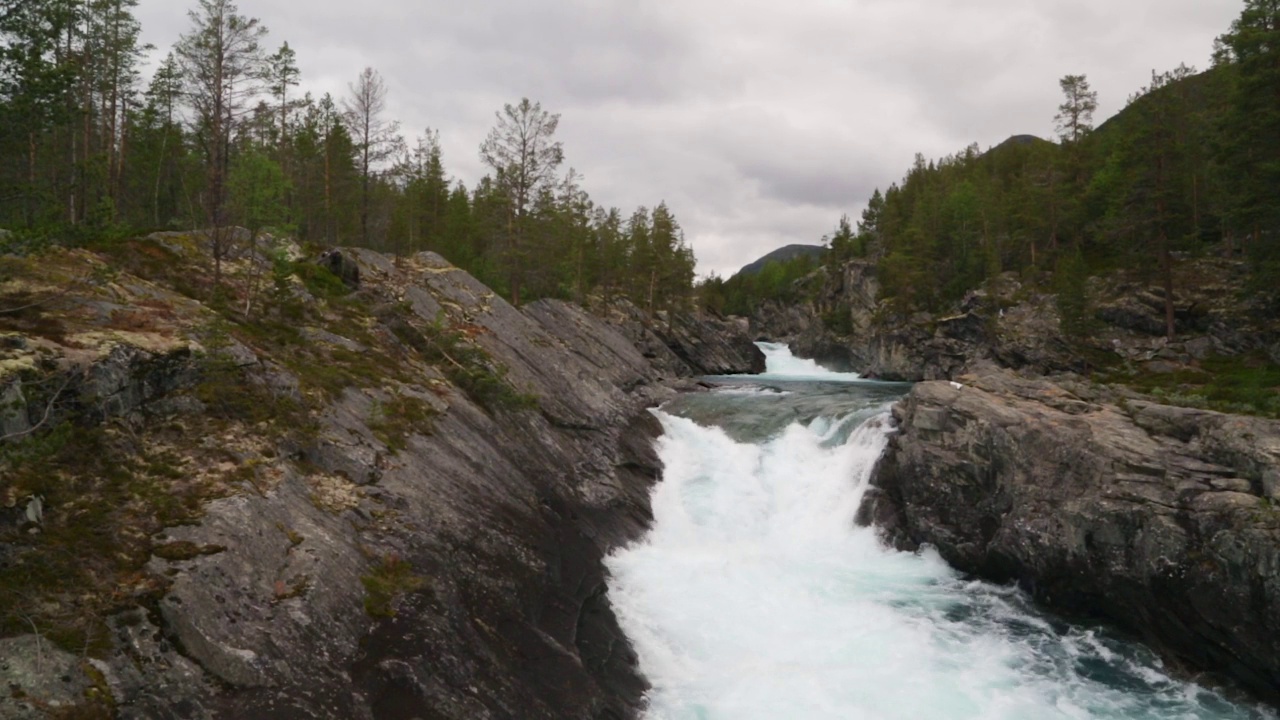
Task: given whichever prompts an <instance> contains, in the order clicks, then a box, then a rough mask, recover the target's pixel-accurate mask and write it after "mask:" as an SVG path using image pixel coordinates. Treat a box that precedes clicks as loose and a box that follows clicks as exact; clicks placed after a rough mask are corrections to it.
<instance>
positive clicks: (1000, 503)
mask: <svg viewBox="0 0 1280 720" xmlns="http://www.w3.org/2000/svg"><path fill="white" fill-rule="evenodd" d="M1068 387H1070V388H1071V389H1070V390H1069V389H1067V388H1068ZM1073 391H1074V392H1073ZM894 415H895V418H896V420H897V422H898V424H899V426H900V431H899V433H898V434H897V435H896V437H894V438H893V440H892V441H891V444H890V448H889V450H888V452H887V454H886V456H885V458H884V459H883V461H882V463H881V466H880V468H879V469H878V471H877V473H876V477H875V480H874V488H873V490H872V491H871V493H870V494H869V496H868V502H867V503H866V504H865V506H864V508H863V511H862V514H861V520H862V521H863V522H875V523H876V524H877V525H879V526H880V527H881V528H883V531H884V533H885V535H886V536H887V538H888V539H889V540H890V541H891V542H892V543H893V544H895V545H896V546H898V547H900V548H906V549H914V548H918V547H920V546H922V545H925V544H928V545H932V546H933V547H936V548H937V550H938V552H939V553H941V555H942V556H943V557H944V558H945V559H946V560H947V561H948V562H950V563H951V564H952V565H954V566H955V567H957V568H959V569H960V570H962V571H965V572H972V573H975V574H978V575H981V576H983V577H987V578H991V579H994V580H997V581H1018V582H1019V583H1020V584H1022V586H1023V587H1025V588H1027V589H1028V590H1030V591H1031V593H1032V594H1033V595H1034V596H1035V597H1036V598H1037V599H1038V600H1040V601H1043V602H1045V603H1047V604H1049V605H1050V606H1053V607H1057V608H1061V609H1064V610H1067V611H1071V612H1081V613H1089V614H1094V615H1100V616H1103V617H1106V618H1110V619H1112V620H1114V621H1117V622H1119V623H1121V624H1122V625H1124V626H1126V627H1128V628H1131V629H1133V630H1134V631H1136V632H1138V633H1140V634H1141V635H1142V636H1143V637H1144V638H1145V639H1146V640H1147V641H1149V642H1150V643H1152V644H1154V645H1155V646H1156V647H1158V648H1161V649H1163V650H1165V651H1167V653H1169V654H1170V655H1171V656H1173V657H1177V658H1181V659H1182V660H1184V661H1185V662H1186V663H1187V664H1188V666H1189V667H1191V668H1193V669H1196V670H1208V671H1212V672H1218V673H1222V674H1224V675H1229V676H1231V677H1234V678H1236V679H1237V680H1239V681H1240V682H1242V683H1244V684H1245V685H1246V686H1248V687H1249V688H1251V689H1252V690H1254V691H1255V692H1257V693H1259V694H1260V695H1262V696H1264V697H1266V698H1269V699H1271V700H1275V699H1277V698H1280V512H1277V511H1276V510H1275V507H1276V502H1277V501H1280V423H1278V422H1275V421H1269V420H1264V419H1259V418H1249V417H1241V416H1234V415H1223V414H1219V413H1214V412H1208V411H1203V410H1194V409H1187V408H1177V407H1169V406H1164V405H1158V404H1153V403H1148V402H1138V401H1129V402H1121V403H1119V404H1116V403H1113V402H1110V401H1109V400H1108V398H1105V397H1102V396H1098V395H1094V394H1093V391H1091V390H1090V389H1089V386H1088V385H1087V384H1084V383H1079V382H1076V383H1074V384H1073V383H1072V382H1070V381H1063V384H1055V383H1053V382H1050V381H1047V380H1043V379H1026V378H1023V377H1019V376H1016V375H1013V374H1011V373H1008V372H1007V371H1002V370H997V369H995V368H993V367H991V366H989V365H988V366H984V367H983V368H981V369H980V370H978V371H976V372H975V373H973V374H970V375H965V376H961V377H959V378H958V383H950V382H927V383H922V384H919V385H917V386H916V387H915V388H914V389H913V390H912V392H911V393H910V395H909V396H908V397H907V398H906V399H905V401H904V402H902V403H901V404H900V405H899V406H898V407H897V408H895V410H894Z"/></svg>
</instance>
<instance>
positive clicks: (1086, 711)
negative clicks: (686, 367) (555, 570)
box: [609, 346, 1273, 720]
mask: <svg viewBox="0 0 1280 720" xmlns="http://www.w3.org/2000/svg"><path fill="white" fill-rule="evenodd" d="M766 349H767V351H768V354H769V358H770V367H769V373H768V374H766V375H764V376H758V377H753V378H726V379H722V380H721V381H720V382H722V383H723V386H722V387H721V388H720V389H719V390H718V391H715V392H712V393H704V394H700V395H690V396H686V397H684V398H681V399H680V400H678V401H677V402H675V403H673V404H671V405H669V406H668V407H666V408H664V410H663V411H662V412H660V413H659V414H658V415H659V419H660V420H661V421H662V424H663V426H664V428H665V434H664V436H663V437H662V439H661V440H660V441H659V448H658V449H659V453H660V455H661V457H662V460H663V462H664V466H665V473H664V477H663V480H662V482H661V483H660V484H659V485H658V486H657V488H656V489H655V491H654V496H653V508H654V515H655V523H654V527H653V529H652V531H651V532H650V533H649V534H648V535H647V536H646V537H645V538H644V539H643V540H641V541H640V542H638V543H636V544H634V545H632V546H631V547H628V548H626V549H624V550H621V551H619V552H616V553H615V554H614V555H613V556H612V557H611V558H610V559H609V570H610V573H611V574H612V578H613V579H612V582H611V584H610V597H611V600H612V602H613V605H614V607H615V609H616V610H617V612H618V614H619V618H620V620H621V621H622V624H623V628H624V629H625V630H626V631H627V633H628V635H629V636H630V637H631V638H632V640H633V642H634V643H635V645H636V649H637V651H638V653H639V655H640V662H641V669H642V670H643V672H644V673H645V674H646V676H647V677H648V678H649V680H650V681H651V682H652V684H653V690H652V692H651V694H650V709H649V712H648V718H649V719H650V720H693V719H698V720H756V719H765V718H769V719H771V720H820V719H821V720H825V719H828V718H831V719H835V718H841V719H853V718H866V719H869V720H870V719H879V718H886V719H887V718H901V719H903V720H921V719H930V720H932V719H935V718H936V719H938V720H948V719H960V718H983V719H999V718H1007V719H1009V720H1035V719H1038V718H1265V717H1273V716H1272V715H1269V714H1267V713H1266V712H1264V711H1261V710H1259V709H1256V708H1253V707H1250V706H1247V705H1239V704H1233V703H1232V702H1230V701H1228V700H1227V699H1225V698H1224V697H1223V696H1222V695H1220V694H1218V693H1217V692H1214V691H1212V690H1209V689H1206V688H1202V687H1199V686H1197V685H1195V684H1191V683H1188V682H1185V681H1183V680H1181V679H1177V678H1174V677H1171V676H1170V675H1169V674H1168V673H1166V672H1165V671H1164V670H1163V669H1162V667H1161V664H1160V662H1159V661H1158V659H1157V658H1156V657H1155V656H1154V655H1153V654H1152V653H1150V652H1149V651H1147V650H1146V649H1145V648H1143V647H1142V646H1140V645H1138V644H1135V643H1132V642H1130V641H1128V640H1127V639H1125V638H1123V637H1121V636H1119V635H1117V634H1115V633H1112V632H1110V631H1108V630H1105V629H1102V628H1095V627H1077V626H1072V625H1069V624H1067V623H1064V622H1061V621H1059V620H1057V619H1055V618H1053V617H1050V616H1046V615H1043V614H1041V613H1039V612H1037V611H1036V610H1035V609H1034V608H1032V607H1031V606H1030V604H1029V603H1028V601H1027V599H1026V598H1025V597H1024V596H1023V595H1022V593H1020V592H1019V591H1017V590H1016V589H1013V588H1008V587H1001V586H995V585H991V584H988V583H983V582H977V581H972V580H969V579H966V578H963V577H961V576H960V575H958V574H957V573H955V572H954V571H952V570H951V569H949V568H948V567H947V566H946V564H945V563H944V562H942V560H941V559H939V558H938V557H937V556H936V555H933V554H931V553H928V552H926V553H921V554H910V553H900V552H896V551H892V550H889V549H886V548H885V547H884V546H883V545H882V544H881V543H880V542H879V541H878V539H877V537H876V535H875V533H874V531H873V530H870V529H865V528H857V527H855V526H854V524H853V517H854V514H855V513H856V510H857V508H858V506H859V503H860V502H861V499H862V496H863V493H864V491H865V488H866V483H867V480H868V477H869V474H870V471H871V468H872V466H873V464H874V462H875V461H876V459H877V458H878V457H879V456H880V454H881V453H882V451H883V449H884V447H885V444H886V442H887V434H888V431H889V422H888V416H887V408H888V404H889V403H890V402H892V400H893V399H894V398H895V397H897V396H899V395H900V394H901V393H902V392H904V391H905V387H904V386H901V385H886V384H881V383H871V382H867V381H863V380H861V379H859V378H857V376H854V375H840V374H832V373H825V372H819V371H815V370H814V368H812V367H808V366H804V365H803V364H802V363H799V362H798V361H795V360H794V359H792V358H790V354H789V353H788V352H786V349H785V348H783V347H781V346H768V347H767V348H766ZM798 377H800V378H803V379H797V378H798Z"/></svg>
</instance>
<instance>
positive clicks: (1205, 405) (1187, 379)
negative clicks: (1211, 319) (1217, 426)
mask: <svg viewBox="0 0 1280 720" xmlns="http://www.w3.org/2000/svg"><path fill="white" fill-rule="evenodd" d="M1105 378H1106V380H1107V381H1109V382H1114V383H1120V384H1123V385H1127V386H1129V387H1131V388H1133V389H1134V390H1137V391H1138V392H1142V393H1146V394H1148V395H1151V396H1153V397H1155V398H1157V399H1158V400H1160V401H1161V402H1164V403H1167V404H1169V405H1178V406H1182V407H1194V408H1201V409H1205V410H1216V411H1218V412H1225V413H1238V414H1243V415H1257V416H1261V417H1269V418H1280V367H1278V366H1276V365H1275V364H1273V363H1270V362H1268V361H1267V359H1266V358H1263V357H1259V356H1240V357H1222V356H1218V357H1212V358H1209V359H1207V360H1204V361H1203V362H1201V363H1200V367H1199V368H1188V369H1186V370H1180V371H1178V372H1172V373H1151V372H1135V371H1129V372H1114V373H1111V374H1109V375H1107V376H1105Z"/></svg>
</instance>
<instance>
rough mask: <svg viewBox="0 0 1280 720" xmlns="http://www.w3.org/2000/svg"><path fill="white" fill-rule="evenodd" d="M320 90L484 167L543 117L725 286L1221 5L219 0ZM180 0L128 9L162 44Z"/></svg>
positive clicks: (1033, 120)
mask: <svg viewBox="0 0 1280 720" xmlns="http://www.w3.org/2000/svg"><path fill="white" fill-rule="evenodd" d="M237 4H238V6H239V10H240V12H241V14H243V15H246V16H248V17H256V18H259V19H260V20H261V21H262V22H263V24H265V25H266V26H267V27H268V28H269V29H270V31H271V32H270V36H269V40H268V50H269V51H273V50H274V49H275V48H276V47H278V46H279V45H280V43H282V42H285V41H287V42H288V43H289V45H290V46H291V47H292V48H293V49H294V50H295V51H296V52H297V55H298V63H299V66H300V67H301V70H302V88H301V89H302V90H303V91H310V92H312V93H314V94H316V95H317V96H319V95H321V94H323V93H325V92H330V93H332V94H333V95H334V97H335V98H341V97H343V96H345V95H347V94H348V93H349V90H348V88H349V85H350V84H351V83H352V82H354V81H355V79H356V77H357V75H359V73H360V72H361V70H363V69H364V68H365V67H372V68H374V69H375V70H377V71H378V72H379V73H381V74H382V76H383V77H384V79H385V80H386V84H387V89H388V97H387V102H388V108H389V110H388V114H389V115H390V116H391V117H392V118H394V119H397V120H399V121H400V122H401V125H402V132H403V133H404V135H405V136H406V138H407V139H408V140H409V141H410V143H411V144H412V142H413V140H414V138H416V137H417V136H419V135H421V134H423V132H424V131H425V130H426V129H427V128H432V129H435V130H438V131H439V133H440V140H441V145H442V148H443V153H444V162H445V167H446V169H447V170H448V171H449V173H450V174H451V175H452V176H453V177H454V178H455V179H458V180H461V181H463V182H465V183H467V185H468V186H469V187H470V186H472V185H474V183H475V181H476V180H478V179H479V178H480V177H482V176H483V175H484V174H485V169H484V167H483V166H482V164H481V163H480V159H479V146H480V143H481V142H482V141H483V140H484V137H485V135H486V134H487V133H488V131H489V129H490V128H491V127H493V125H494V123H495V118H494V113H495V112H496V111H497V110H499V109H501V108H502V106H503V105H504V104H506V103H518V102H519V101H520V99H521V98H524V97H528V98H529V99H530V100H533V101H536V102H539V103H541V104H542V107H543V109H545V110H548V111H550V112H554V113H559V114H560V115H561V121H560V128H559V131H558V133H557V137H558V139H560V140H561V141H562V142H563V143H564V148H565V167H566V169H567V168H568V167H573V168H575V169H577V170H578V171H579V172H580V173H582V174H583V175H584V176H585V181H584V183H583V185H584V187H585V188H586V190H587V191H588V192H589V193H590V195H591V197H592V199H593V200H595V201H596V202H597V203H598V204H601V205H605V206H617V207H619V208H621V209H622V210H623V213H624V215H627V214H630V212H631V211H632V210H634V209H635V208H636V207H637V206H639V205H645V206H649V207H652V206H654V205H656V204H657V203H659V202H660V201H666V203H667V205H668V206H669V207H670V208H671V210H672V212H674V213H675V215H676V218H677V219H678V220H679V222H680V224H681V226H682V227H683V229H684V232H685V237H686V239H687V240H688V241H689V243H690V245H691V246H692V247H693V250H694V252H695V254H696V255H697V258H698V270H699V272H700V273H702V274H706V273H709V272H716V273H718V274H720V275H722V276H727V275H731V274H733V273H734V272H736V271H737V269H738V268H740V267H741V266H743V265H745V264H747V263H749V262H751V261H752V260H754V259H756V258H757V257H759V256H761V255H763V254H765V253H767V252H769V251H770V250H773V249H775V248H778V247H781V246H783V245H787V244H791V243H805V244H817V243H819V242H820V241H821V239H822V237H823V236H824V235H826V234H828V233H830V232H831V231H832V230H833V229H834V228H835V226H836V224H837V222H838V220H839V218H840V216H841V215H842V214H845V213H847V214H849V215H850V216H851V217H852V218H853V219H854V220H856V219H857V218H858V215H859V213H861V211H862V209H863V208H864V207H865V205H866V201H867V198H869V197H870V196H871V193H872V191H873V190H874V189H875V188H877V187H880V188H885V187H888V186H889V184H891V183H893V182H895V181H897V180H899V179H901V177H902V176H903V175H904V174H905V172H906V170H907V168H908V167H909V166H910V164H911V161H912V159H913V158H914V156H915V154H916V153H917V152H920V153H923V154H924V155H925V156H926V157H927V158H938V157H942V156H945V155H948V154H952V153H955V152H958V151H960V150H962V149H964V148H965V147H966V146H967V145H969V144H971V143H974V142H976V143H978V145H979V146H980V147H981V148H983V149H986V148H988V147H990V146H993V145H996V144H998V143H1000V142H1001V141H1003V140H1004V139H1005V138H1007V137H1009V136H1011V135H1018V134H1024V133H1025V134H1033V135H1039V136H1041V137H1045V138H1051V137H1053V133H1054V127H1053V126H1054V123H1053V116H1054V115H1055V114H1056V112H1057V106H1058V104H1059V103H1060V102H1061V91H1060V89H1059V87H1058V79H1059V78H1061V77H1062V76H1064V75H1067V74H1077V75H1078V74H1084V75H1087V76H1088V79H1089V82H1090V84H1091V85H1092V86H1093V89H1094V90H1096V91H1097V92H1098V102H1099V107H1098V112H1097V114H1096V115H1095V118H1094V119H1095V124H1101V122H1102V121H1103V120H1105V119H1106V118H1107V117H1110V116H1111V115H1113V114H1115V113H1116V112H1118V111H1119V110H1120V109H1122V108H1123V107H1124V104H1125V102H1126V99H1127V98H1128V97H1129V96H1130V95H1132V94H1133V93H1134V92H1135V91H1137V90H1138V89H1139V88H1141V87H1142V86H1143V85H1144V84H1146V83H1147V82H1148V81H1149V80H1150V78H1151V72H1152V70H1160V71H1164V70H1169V69H1172V68H1174V67H1176V66H1177V65H1178V64H1179V63H1183V62H1185V63H1187V64H1188V65H1193V66H1195V67H1196V68H1198V69H1205V68H1207V67H1208V65H1209V57H1210V53H1211V51H1212V47H1213V40H1214V38H1215V37H1217V36H1218V35H1220V34H1222V33H1223V32H1226V30H1227V29H1228V27H1229V26H1230V24H1231V21H1232V20H1233V19H1235V17H1237V16H1238V15H1239V12H1240V9H1241V8H1242V7H1243V2H1242V1H1241V0H785V1H783V2H779V1H778V0H466V2H458V0H361V1H359V2H352V0H238V2H237ZM195 5H196V2H195V0H140V2H139V5H138V7H137V9H136V14H137V16H138V18H139V20H140V21H141V22H142V25H143V35H144V40H145V41H147V42H150V43H152V44H154V45H155V46H156V47H157V48H158V50H157V52H158V53H164V52H167V50H168V49H169V48H170V47H171V46H172V45H173V43H174V42H176V41H177V39H178V37H179V36H180V35H181V34H182V33H184V32H186V31H187V30H188V29H189V28H190V26H191V21H190V19H189V18H188V16H187V13H188V10H190V9H191V8H193V7H194V6H195Z"/></svg>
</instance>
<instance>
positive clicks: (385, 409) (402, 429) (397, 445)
mask: <svg viewBox="0 0 1280 720" xmlns="http://www.w3.org/2000/svg"><path fill="white" fill-rule="evenodd" d="M437 414H438V413H437V412H436V409H435V408H434V407H432V406H431V403H429V402H427V401H426V400H423V399H421V398H416V397H412V396H410V395H402V394H399V393H396V394H393V395H392V396H391V398H390V399H389V400H386V401H385V402H376V403H374V406H373V412H372V413H371V417H370V419H369V429H370V430H372V431H373V434H374V435H375V436H376V437H377V438H378V439H379V440H381V441H382V444H383V445H386V446H387V449H388V450H390V451H391V452H394V453H398V452H400V451H402V450H404V449H405V447H407V444H408V440H409V436H410V435H414V434H419V435H430V434H431V433H432V432H434V431H435V426H434V425H435V417H436V415H437Z"/></svg>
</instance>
